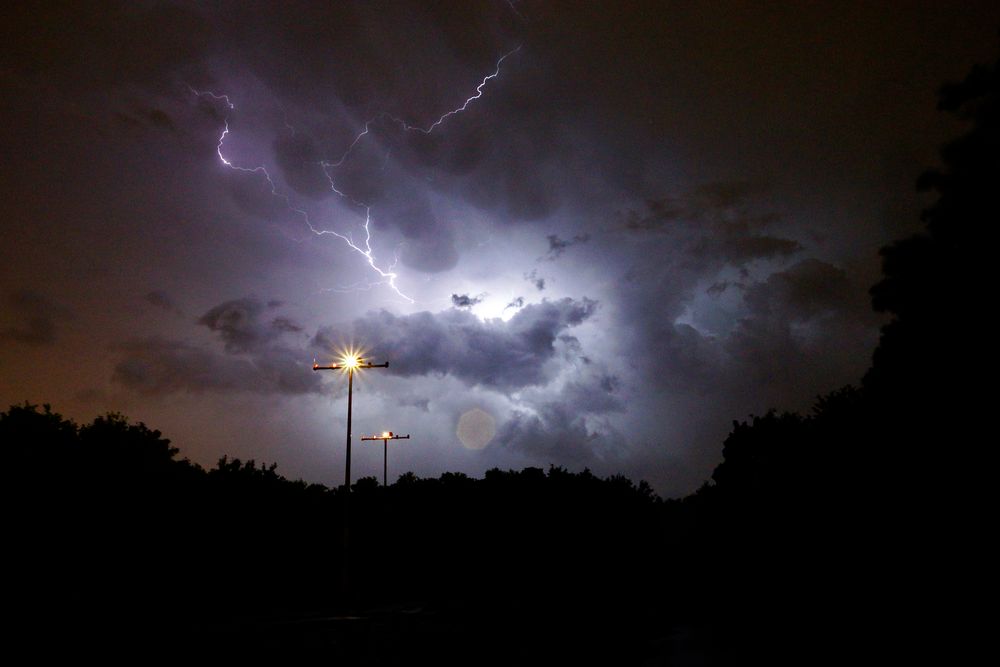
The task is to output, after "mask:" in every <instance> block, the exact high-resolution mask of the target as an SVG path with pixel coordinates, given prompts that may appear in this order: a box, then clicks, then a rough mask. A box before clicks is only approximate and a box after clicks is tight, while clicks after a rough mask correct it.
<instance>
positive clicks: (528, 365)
mask: <svg viewBox="0 0 1000 667" xmlns="http://www.w3.org/2000/svg"><path fill="white" fill-rule="evenodd" d="M596 309H597V302H595V301H592V300H590V299H586V298H584V299H579V300H574V299H569V298H564V299H559V300H557V301H548V300H545V301H542V302H541V303H538V304H531V305H528V306H525V307H524V308H522V309H521V310H519V311H518V312H517V313H516V314H515V315H514V316H513V317H511V318H510V320H508V321H506V322H504V321H502V320H499V319H493V320H488V321H483V320H480V319H479V318H477V317H476V316H475V315H473V314H472V313H470V312H468V311H466V310H457V309H452V310H447V311H443V312H440V313H430V312H421V313H415V314H413V315H403V316H400V315H394V314H393V313H390V312H388V311H385V310H382V311H379V312H373V313H369V314H368V315H366V316H365V317H362V318H360V319H357V320H355V321H354V322H352V323H350V324H349V325H347V326H345V327H339V328H333V327H327V328H324V329H321V330H320V331H319V332H318V333H317V335H316V337H315V338H314V340H313V343H312V347H313V349H314V350H315V351H316V352H318V353H320V354H326V353H329V352H330V351H331V350H333V349H336V348H337V347H338V345H339V344H340V342H341V341H343V340H363V341H365V343H366V346H367V348H368V349H369V351H370V352H372V353H375V354H377V355H378V356H379V357H384V358H387V359H391V360H392V363H393V367H394V368H396V369H397V370H396V372H397V373H400V374H402V375H405V376H413V375H429V374H434V373H438V374H443V375H452V376H454V377H457V378H459V379H461V380H463V381H464V382H466V383H467V384H469V385H473V386H475V385H480V386H484V387H488V388H492V389H496V390H499V391H514V390H516V389H519V388H523V387H529V386H534V385H540V384H545V383H546V382H548V381H549V380H550V379H551V378H552V377H553V375H554V373H555V370H556V369H555V368H554V366H555V364H552V363H550V362H552V361H553V360H554V359H555V357H556V351H557V343H558V339H559V336H560V334H562V333H564V332H565V331H566V330H567V329H569V328H572V327H575V326H577V325H579V324H581V323H583V322H584V321H586V320H587V319H588V318H589V317H590V316H591V315H593V314H594V312H595V311H596Z"/></svg>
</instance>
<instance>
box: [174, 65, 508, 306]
mask: <svg viewBox="0 0 1000 667" xmlns="http://www.w3.org/2000/svg"><path fill="white" fill-rule="evenodd" d="M520 50H521V47H520V46H517V47H516V48H514V49H512V50H510V51H508V52H507V53H505V54H503V55H502V56H500V58H499V59H498V60H497V62H496V66H495V67H494V70H493V73H492V74H488V75H487V76H485V77H483V80H482V81H481V82H480V83H479V85H478V86H476V93H475V94H474V95H472V96H471V97H469V98H467V99H466V100H465V102H464V103H463V104H462V105H461V106H459V107H457V108H455V109H452V110H450V111H447V112H445V113H443V114H441V116H439V117H438V119H437V120H435V121H434V122H433V123H431V124H430V125H428V126H427V127H420V126H418V125H413V124H411V123H408V122H407V121H405V120H403V119H401V118H397V117H395V116H391V115H389V114H387V113H385V112H382V113H379V114H377V115H376V116H374V117H372V118H371V119H369V120H368V121H367V122H365V125H364V129H363V130H362V131H361V132H359V133H358V134H357V136H355V137H354V140H353V141H352V142H351V143H350V145H349V146H348V147H347V149H346V150H345V151H344V152H343V154H342V155H341V156H340V158H339V159H338V160H336V161H333V162H329V161H322V162H320V163H319V165H320V167H321V168H322V169H323V173H324V174H325V175H326V178H327V180H328V181H329V183H330V189H331V191H333V192H334V193H336V194H337V195H338V196H339V197H341V198H342V199H346V200H347V201H349V202H351V203H352V204H354V205H355V206H358V207H361V208H364V210H365V222H364V230H365V238H364V241H363V242H362V243H361V244H358V243H355V242H354V239H353V236H352V235H351V234H349V233H348V234H341V233H340V232H337V231H334V230H331V229H323V228H320V227H317V226H316V225H314V224H313V222H312V220H311V219H310V217H309V214H308V212H306V211H305V210H304V209H302V208H299V207H297V206H295V205H294V204H293V203H292V200H291V197H290V196H289V195H288V194H286V193H284V192H281V191H280V190H279V189H278V186H277V184H276V183H275V180H274V179H273V178H272V177H271V174H270V173H269V172H268V170H267V167H266V166H265V165H263V164H261V165H258V166H256V167H246V166H241V165H237V164H234V163H233V162H232V160H230V159H229V158H227V157H226V155H225V153H224V151H223V147H224V144H225V142H226V137H227V136H228V135H229V133H230V129H229V118H230V114H231V113H232V112H235V111H236V105H235V104H234V103H233V102H232V100H231V99H230V98H229V96H228V95H225V94H217V93H214V92H212V91H207V90H196V89H195V88H192V87H191V86H188V88H189V90H190V91H191V92H192V93H193V94H194V95H195V96H197V97H199V98H208V99H211V100H212V101H214V102H220V103H222V104H224V105H225V107H226V113H225V116H224V117H223V129H222V133H221V134H220V135H219V141H218V143H217V144H216V153H217V154H218V156H219V160H220V161H221V162H222V164H223V165H225V166H226V167H228V168H229V169H232V170H234V171H240V172H243V173H248V174H260V175H262V176H263V177H264V178H265V179H266V180H267V183H268V185H270V188H271V195H272V196H274V197H278V198H279V199H281V200H282V201H284V202H285V205H286V207H287V208H288V210H290V211H292V212H293V213H295V214H296V215H298V216H300V217H301V218H302V220H303V221H304V222H305V223H306V225H307V226H308V228H309V230H310V231H311V232H312V233H313V234H316V235H317V236H325V235H328V234H329V235H332V236H336V237H337V238H338V239H340V240H342V241H344V243H346V244H347V246H348V247H349V248H350V249H351V250H353V251H355V252H357V253H358V254H360V255H361V256H362V257H364V258H365V262H366V263H367V264H368V266H369V267H370V268H371V269H372V270H373V271H374V272H375V273H376V274H378V276H379V277H380V278H381V280H379V281H377V282H375V283H368V284H367V285H366V286H365V287H359V286H358V285H354V286H351V287H350V288H344V289H335V290H333V291H354V290H357V289H371V288H372V287H374V286H375V285H387V286H388V287H389V288H390V289H392V290H393V291H394V292H395V293H396V294H397V295H399V296H400V297H401V298H403V299H405V300H407V301H409V302H410V303H413V302H414V300H413V299H412V298H411V297H409V296H407V295H406V294H404V293H403V292H402V291H401V290H400V289H399V287H398V286H397V285H396V279H397V278H398V274H397V273H395V271H394V269H395V267H396V264H397V263H398V262H399V255H398V249H397V251H396V253H395V256H394V257H393V261H392V263H391V264H390V265H389V266H388V267H387V268H385V269H383V268H381V267H379V265H378V264H377V263H376V260H375V255H374V252H373V250H372V245H371V240H372V215H371V214H372V206H371V204H368V203H366V202H363V201H359V200H357V199H355V198H354V197H352V196H350V195H349V194H347V193H346V192H344V191H342V190H341V189H339V188H338V187H337V184H336V182H335V180H334V177H333V175H332V174H331V170H335V169H337V168H338V167H341V166H342V165H343V164H344V162H345V161H346V160H347V159H348V157H350V155H351V153H352V152H353V151H354V149H355V148H356V147H357V146H358V144H359V143H360V142H361V141H363V140H364V138H365V137H366V136H367V135H368V134H369V132H370V131H371V128H372V126H373V124H375V123H377V122H380V121H385V120H388V121H391V122H393V123H395V124H396V125H398V126H399V127H400V128H402V130H403V131H405V132H421V133H423V134H430V133H431V132H433V131H434V129H435V128H437V127H439V126H440V125H441V124H443V123H444V122H445V121H446V120H447V119H448V118H450V117H452V116H455V115H457V114H460V113H462V112H464V111H465V110H466V109H467V108H468V107H469V105H470V104H472V103H473V102H474V101H476V100H478V99H479V98H481V97H482V96H483V90H484V88H485V87H486V84H487V83H489V82H490V81H491V80H492V79H495V78H497V77H498V76H499V75H500V66H501V64H502V63H503V61H504V60H506V59H507V58H508V57H510V56H511V55H513V54H514V53H517V52H518V51H520ZM282 113H283V114H284V110H282ZM284 122H285V127H287V128H288V129H289V130H291V132H292V134H293V136H294V134H295V128H294V127H292V126H291V125H290V124H289V123H288V119H287V116H286V117H285V121H284ZM390 153H391V149H390V151H389V152H387V153H386V157H385V161H386V162H388V160H389V154H390ZM382 168H383V170H384V169H385V164H383V167H382Z"/></svg>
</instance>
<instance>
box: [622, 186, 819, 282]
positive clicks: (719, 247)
mask: <svg viewBox="0 0 1000 667" xmlns="http://www.w3.org/2000/svg"><path fill="white" fill-rule="evenodd" d="M761 191H762V190H761V188H760V187H759V186H754V185H751V184H746V183H741V182H736V183H709V184H705V185H702V186H699V187H696V188H694V189H692V190H691V191H689V192H687V193H685V194H684V195H683V196H679V197H665V198H661V199H650V200H647V201H646V203H645V208H644V209H642V210H635V209H633V210H630V211H628V213H627V214H626V215H625V220H624V226H625V229H627V230H629V231H630V232H632V233H634V234H636V235H647V234H648V235H650V236H663V237H664V238H670V239H675V240H677V241H680V242H682V243H684V244H685V246H686V249H687V251H688V252H689V253H691V254H692V255H695V256H700V257H704V258H707V259H713V260H721V261H723V262H726V263H730V264H732V265H734V266H737V267H739V266H743V265H745V264H748V263H749V262H752V261H753V260H757V259H770V258H783V257H789V256H791V255H793V254H795V253H797V252H800V251H801V250H802V249H803V246H802V244H801V243H799V242H798V241H796V240H794V239H789V238H783V237H780V236H776V235H774V234H769V233H767V231H766V230H767V228H768V227H771V226H773V225H775V224H776V223H778V222H779V221H780V217H779V216H778V215H777V214H775V213H773V212H769V211H763V212H762V211H760V210H758V206H759V204H758V202H757V201H756V200H755V199H754V198H753V197H754V195H756V194H759V193H760V192H761Z"/></svg>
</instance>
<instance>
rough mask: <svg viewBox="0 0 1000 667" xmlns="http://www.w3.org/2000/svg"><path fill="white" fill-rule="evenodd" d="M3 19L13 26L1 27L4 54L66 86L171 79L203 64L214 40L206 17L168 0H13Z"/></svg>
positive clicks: (17, 65) (33, 73)
mask: <svg viewBox="0 0 1000 667" xmlns="http://www.w3.org/2000/svg"><path fill="white" fill-rule="evenodd" d="M2 25H3V26H5V27H7V26H9V27H10V30H7V29H2V28H0V29H2V30H3V31H2V33H0V37H2V38H3V43H4V51H5V54H4V56H5V58H4V60H5V61H7V62H10V63H11V64H12V66H13V67H14V68H15V69H16V70H18V71H20V72H21V73H22V74H23V75H26V76H29V77H38V76H45V77H53V78H55V79H56V80H57V81H58V82H59V83H60V85H61V87H63V88H64V89H86V90H91V89H94V88H95V87H103V86H109V85H117V84H121V83H125V82H128V83H146V82H150V81H153V80H158V79H164V78H167V77H168V76H170V75H172V74H173V73H175V72H176V71H178V70H179V69H182V68H184V67H185V66H190V65H192V64H193V63H194V62H196V61H197V60H198V59H199V58H200V57H201V56H203V55H204V54H206V53H207V51H208V48H209V46H210V42H211V27H210V22H209V20H208V18H207V17H206V16H205V15H203V14H201V13H200V12H199V11H197V10H195V9H193V8H191V7H189V6H183V7H179V6H173V5H169V4H166V3H163V4H160V3H157V4H155V5H153V6H150V7H147V6H140V5H137V4H136V3H129V2H113V1H112V2H97V3H79V2H48V3H41V4H39V3H34V4H24V5H12V6H10V7H8V8H6V9H5V16H4V21H3V22H2ZM8 59H9V60H8ZM148 120H150V121H151V122H153V123H154V124H155V123H157V122H158V120H159V119H157V118H148Z"/></svg>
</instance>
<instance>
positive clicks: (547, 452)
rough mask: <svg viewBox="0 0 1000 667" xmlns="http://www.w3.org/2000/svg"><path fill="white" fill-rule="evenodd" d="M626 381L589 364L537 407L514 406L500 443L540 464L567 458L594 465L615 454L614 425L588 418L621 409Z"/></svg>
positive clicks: (573, 461) (537, 404) (498, 436)
mask: <svg viewBox="0 0 1000 667" xmlns="http://www.w3.org/2000/svg"><path fill="white" fill-rule="evenodd" d="M620 387H621V381H620V380H619V379H618V377H616V376H615V375H613V374H610V373H607V372H602V371H600V370H598V369H595V368H588V369H587V370H586V371H584V372H583V373H580V374H578V376H577V377H574V378H573V379H571V380H570V381H568V382H567V383H566V384H565V385H563V387H562V388H560V389H559V390H558V391H557V392H555V393H554V394H553V395H551V396H548V397H545V398H542V399H541V400H538V401H537V402H535V405H533V408H534V409H533V410H532V411H530V412H529V411H525V410H514V411H513V413H512V414H511V415H510V417H509V418H508V419H507V420H506V421H505V422H504V423H503V424H502V426H501V427H500V429H499V431H498V433H497V442H498V443H499V444H500V445H502V446H503V447H506V448H508V449H511V450H513V451H517V452H519V453H521V454H525V455H527V456H530V457H532V458H534V459H536V460H537V461H539V462H540V463H552V462H554V461H565V462H567V463H568V464H570V465H574V466H584V465H592V464H593V463H594V462H595V461H596V460H597V459H598V458H604V457H607V456H609V455H610V456H612V457H613V456H614V454H613V452H612V451H611V449H610V447H609V446H610V444H611V442H613V440H614V436H615V433H614V429H612V428H610V427H609V426H608V425H607V424H606V423H603V422H600V420H598V425H597V427H596V428H595V427H592V426H591V425H589V424H588V418H589V417H593V416H600V415H606V414H608V413H617V412H622V411H624V409H625V405H624V403H623V402H622V399H621V398H620V396H619V395H618V392H619V390H620Z"/></svg>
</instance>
